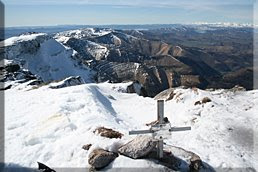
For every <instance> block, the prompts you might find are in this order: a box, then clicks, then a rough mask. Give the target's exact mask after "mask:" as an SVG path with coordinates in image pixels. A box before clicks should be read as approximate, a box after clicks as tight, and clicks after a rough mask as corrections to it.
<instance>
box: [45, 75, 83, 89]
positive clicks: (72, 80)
mask: <svg viewBox="0 0 258 172" xmlns="http://www.w3.org/2000/svg"><path fill="white" fill-rule="evenodd" d="M84 83H85V82H84V80H83V79H82V78H81V77H80V76H71V77H68V78H66V79H64V80H63V81H60V82H57V83H52V84H50V86H49V88H53V89H57V88H64V87H69V86H74V85H81V84H84Z"/></svg>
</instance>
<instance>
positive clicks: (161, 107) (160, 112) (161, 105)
mask: <svg viewBox="0 0 258 172" xmlns="http://www.w3.org/2000/svg"><path fill="white" fill-rule="evenodd" d="M157 105H158V107H157V111H158V112H157V115H158V117H157V119H158V121H159V124H162V123H163V120H164V100H158V104H157Z"/></svg>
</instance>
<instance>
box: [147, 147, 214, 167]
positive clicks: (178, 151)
mask: <svg viewBox="0 0 258 172" xmlns="http://www.w3.org/2000/svg"><path fill="white" fill-rule="evenodd" d="M163 151H164V153H163V158H161V159H160V158H159V157H158V155H157V148H154V149H153V150H152V151H151V152H150V153H149V154H148V156H147V157H146V158H148V159H153V160H155V161H156V162H157V163H159V164H161V165H164V166H165V167H168V168H169V169H173V170H176V171H199V170H200V169H203V170H207V171H209V170H210V171H211V169H209V167H205V166H204V165H203V163H202V160H201V159H200V157H199V156H198V155H197V154H195V153H193V152H191V151H187V150H185V149H183V148H180V147H176V146H172V145H165V146H164V150H163Z"/></svg>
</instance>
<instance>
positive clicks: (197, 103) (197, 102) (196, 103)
mask: <svg viewBox="0 0 258 172" xmlns="http://www.w3.org/2000/svg"><path fill="white" fill-rule="evenodd" d="M200 104H202V103H201V101H196V102H195V103H194V105H200Z"/></svg>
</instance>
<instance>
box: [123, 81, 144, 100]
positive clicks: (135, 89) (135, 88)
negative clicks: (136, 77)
mask: <svg viewBox="0 0 258 172" xmlns="http://www.w3.org/2000/svg"><path fill="white" fill-rule="evenodd" d="M126 92H127V93H137V94H138V95H139V96H144V97H146V96H147V93H146V91H145V89H144V88H143V87H142V85H141V84H140V83H139V81H135V82H133V83H132V84H131V85H128V86H127V88H126Z"/></svg>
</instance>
